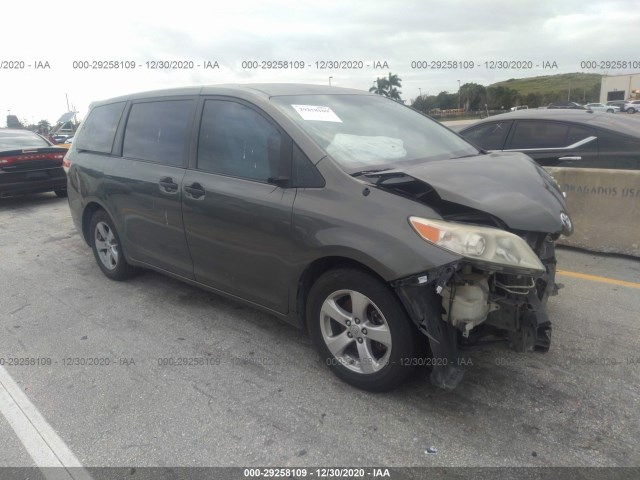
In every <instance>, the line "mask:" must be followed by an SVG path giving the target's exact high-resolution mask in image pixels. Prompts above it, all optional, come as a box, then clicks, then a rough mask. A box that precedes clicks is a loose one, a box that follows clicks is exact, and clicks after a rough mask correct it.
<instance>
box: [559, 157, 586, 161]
mask: <svg viewBox="0 0 640 480" xmlns="http://www.w3.org/2000/svg"><path fill="white" fill-rule="evenodd" d="M558 160H570V161H575V160H582V157H560V158H558Z"/></svg>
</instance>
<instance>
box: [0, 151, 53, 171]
mask: <svg viewBox="0 0 640 480" xmlns="http://www.w3.org/2000/svg"><path fill="white" fill-rule="evenodd" d="M63 158H64V153H57V152H53V153H51V152H50V153H23V154H22V155H10V156H8V157H0V167H3V166H5V165H11V164H14V163H18V162H29V161H32V160H62V159H63Z"/></svg>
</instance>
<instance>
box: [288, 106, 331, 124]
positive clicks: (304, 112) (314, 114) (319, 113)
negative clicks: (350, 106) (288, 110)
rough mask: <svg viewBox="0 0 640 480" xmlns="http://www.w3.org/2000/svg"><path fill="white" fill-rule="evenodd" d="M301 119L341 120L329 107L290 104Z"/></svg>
mask: <svg viewBox="0 0 640 480" xmlns="http://www.w3.org/2000/svg"><path fill="white" fill-rule="evenodd" d="M291 106H292V107H293V108H294V109H295V111H296V112H298V113H299V114H300V116H301V117H302V119H303V120H317V121H320V122H340V123H342V120H340V119H339V118H338V116H337V115H336V114H335V113H334V111H333V110H331V109H330V108H329V107H320V106H317V105H291Z"/></svg>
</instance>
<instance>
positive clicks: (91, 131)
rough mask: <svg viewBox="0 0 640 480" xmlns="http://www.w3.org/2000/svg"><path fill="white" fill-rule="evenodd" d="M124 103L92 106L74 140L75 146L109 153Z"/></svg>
mask: <svg viewBox="0 0 640 480" xmlns="http://www.w3.org/2000/svg"><path fill="white" fill-rule="evenodd" d="M125 105H126V102H118V103H111V104H109V105H101V106H99V107H95V108H93V109H92V110H91V112H90V113H89V116H88V117H87V119H86V120H85V121H84V122H83V124H82V128H81V130H80V134H79V135H78V138H77V139H76V140H75V143H76V145H77V148H78V149H79V150H88V151H91V152H97V153H111V149H112V148H113V139H114V138H115V136H116V130H117V129H118V123H119V122H120V117H121V116H122V111H123V110H124V106H125Z"/></svg>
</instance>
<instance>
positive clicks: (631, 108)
mask: <svg viewBox="0 0 640 480" xmlns="http://www.w3.org/2000/svg"><path fill="white" fill-rule="evenodd" d="M625 111H626V112H627V113H636V109H635V108H633V107H629V108H627V109H626V110H625Z"/></svg>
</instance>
